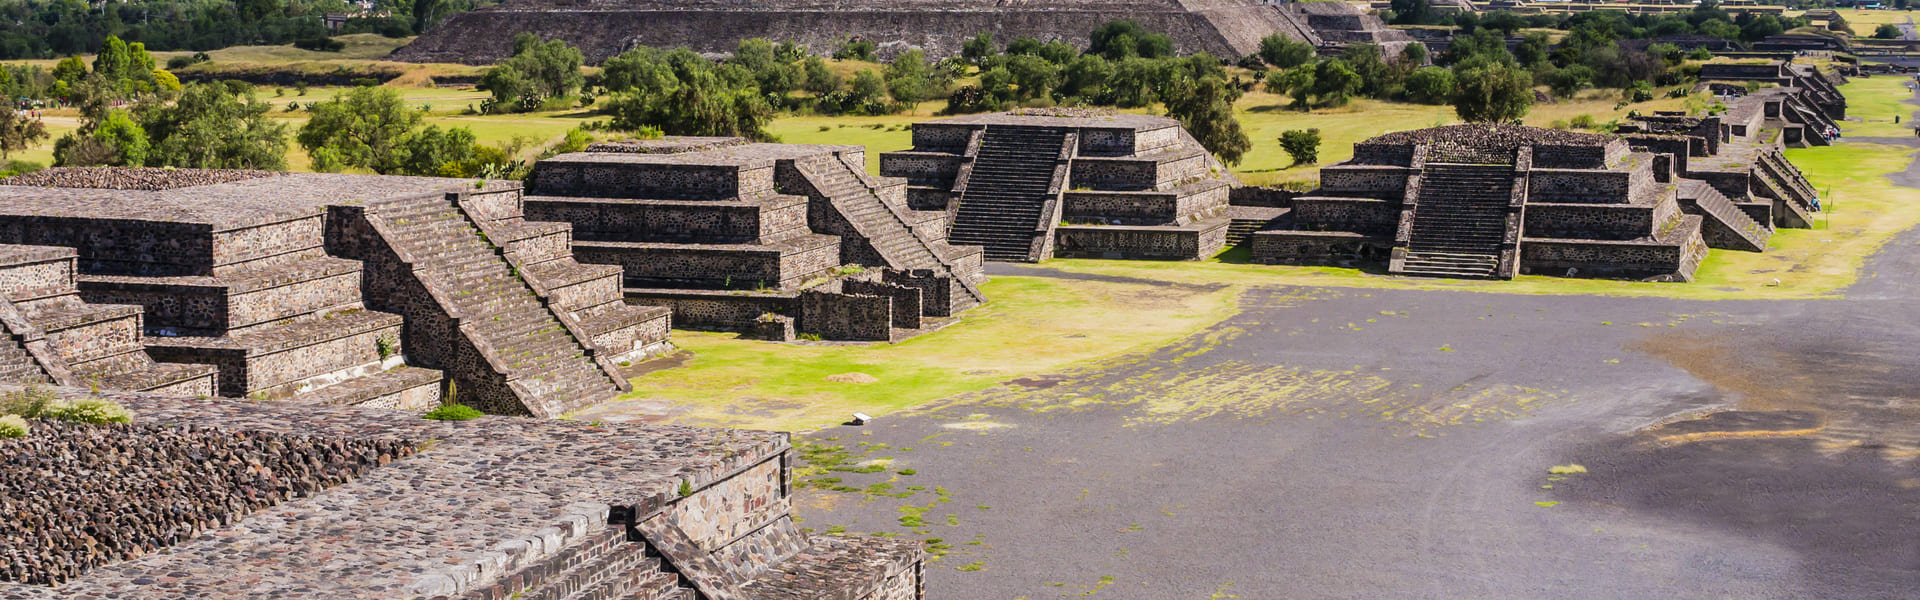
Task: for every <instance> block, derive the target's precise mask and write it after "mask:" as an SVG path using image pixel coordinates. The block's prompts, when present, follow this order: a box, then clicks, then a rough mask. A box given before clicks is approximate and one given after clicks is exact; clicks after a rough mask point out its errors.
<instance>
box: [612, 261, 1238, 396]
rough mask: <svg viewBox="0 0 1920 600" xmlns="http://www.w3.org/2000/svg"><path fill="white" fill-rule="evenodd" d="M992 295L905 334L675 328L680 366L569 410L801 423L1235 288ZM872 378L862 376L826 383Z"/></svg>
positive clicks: (1099, 345)
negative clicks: (858, 340)
mask: <svg viewBox="0 0 1920 600" xmlns="http://www.w3.org/2000/svg"><path fill="white" fill-rule="evenodd" d="M982 291H984V292H985V293H986V294H987V295H988V296H989V297H991V298H992V299H993V301H992V302H990V303H988V304H987V305H985V306H982V307H980V308H977V309H974V310H973V311H971V312H968V313H967V314H966V316H965V318H963V319H961V320H960V321H959V322H958V323H956V324H954V325H952V326H950V327H948V328H946V329H943V330H940V331H937V332H934V333H930V334H926V335H922V336H920V337H916V338H913V339H910V340H907V341H905V342H902V343H899V344H894V345H887V344H840V343H820V342H813V343H797V344H774V343H768V342H764V341H754V340H745V339H740V338H738V337H737V336H735V335H734V334H721V333H703V332H690V331H675V332H674V338H673V339H674V343H675V344H676V345H678V346H680V347H681V348H682V349H684V351H686V352H689V353H691V358H689V359H688V360H687V362H686V364H685V365H684V366H681V367H678V368H673V369H667V370H663V371H657V372H655V373H653V374H650V375H645V376H642V377H639V378H636V379H634V380H633V384H634V390H633V392H631V393H629V394H627V395H626V396H623V397H622V398H621V400H619V401H615V402H612V403H608V404H605V405H602V406H599V407H596V408H594V409H592V410H590V411H589V412H587V413H582V414H580V415H575V418H578V419H581V420H588V419H597V418H604V417H610V416H616V415H621V414H623V413H626V412H628V411H630V410H633V409H634V408H636V406H637V405H636V403H649V402H668V403H671V404H672V405H674V409H673V410H674V417H673V419H672V420H673V422H676V423H684V424H693V425H727V426H734V427H749V428H757V429H775V430H789V431H791V430H805V429H814V428H819V427H824V426H828V425H832V424H835V423H839V422H841V421H844V420H846V419H847V415H849V414H851V413H853V412H854V411H863V412H867V413H869V414H875V415H880V414H886V413H888V412H892V411H895V410H900V409H903V408H908V407H912V406H917V405H920V404H923V403H926V402H929V401H932V400H935V399H939V398H944V397H947V396H951V395H953V394H958V393H962V392H967V391H973V390H979V389H985V388H987V387H991V386H993V385H995V384H997V383H999V382H1002V381H1007V380H1010V379H1015V378H1019V377H1024V376H1031V375H1038V374H1044V373H1051V372H1055V371H1058V370H1059V369H1062V368H1064V367H1066V366H1068V365H1071V364H1075V363H1081V362H1085V361H1092V360H1097V359H1101V358H1107V357H1112V356H1117V355H1121V354H1125V353H1127V352H1130V351H1134V350H1140V349H1145V348H1152V347H1158V346H1160V345H1164V344H1166V343H1169V342H1171V341H1173V340H1175V339H1178V338H1180V337H1182V336H1185V335H1187V334H1189V333H1192V332H1194V331H1196V330H1198V329H1200V328H1202V327H1205V326H1207V325H1211V324H1213V323H1215V322H1217V321H1219V320H1221V319H1223V318H1225V317H1226V316H1227V315H1228V314H1230V312H1231V311H1232V308H1233V306H1234V301H1235V299H1236V298H1237V297H1238V288H1232V287H1228V286H1221V285H1212V286H1206V287H1194V286H1154V285H1144V284H1134V283H1106V282H1089V281H1067V280H1059V279H1042V278H1033V277H999V278H996V279H994V280H993V281H991V282H989V283H987V284H986V285H984V286H982ZM854 374H859V375H864V376H867V377H871V378H872V381H871V382H868V383H858V382H851V381H834V380H832V379H829V377H832V376H835V375H840V376H842V377H836V378H835V379H860V380H864V378H861V377H859V376H858V375H854Z"/></svg>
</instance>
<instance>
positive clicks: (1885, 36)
mask: <svg viewBox="0 0 1920 600" xmlns="http://www.w3.org/2000/svg"><path fill="white" fill-rule="evenodd" d="M1904 35H1905V34H1903V33H1901V32H1900V27H1899V26H1896V25H1894V24H1892V23H1881V24H1880V26H1879V27H1875V28H1873V38H1874V39H1878V40H1897V39H1900V38H1901V37H1902V36H1904Z"/></svg>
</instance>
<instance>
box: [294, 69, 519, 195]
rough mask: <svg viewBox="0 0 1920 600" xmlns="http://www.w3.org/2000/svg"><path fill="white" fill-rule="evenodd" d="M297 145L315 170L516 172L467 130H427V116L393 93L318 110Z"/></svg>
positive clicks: (334, 102)
mask: <svg viewBox="0 0 1920 600" xmlns="http://www.w3.org/2000/svg"><path fill="white" fill-rule="evenodd" d="M312 112H313V116H312V117H310V118H309V119H308V120H307V124H306V125H302V126H301V127H300V133H299V135H298V136H297V137H296V139H297V140H298V141H299V143H300V147H301V148H304V149H306V151H307V155H308V156H310V157H312V158H313V170H315V171H321V172H332V171H338V170H341V169H343V168H346V167H358V168H362V169H367V170H369V171H373V172H375V173H379V174H382V175H427V176H435V177H476V176H490V177H498V176H502V175H505V174H506V171H507V170H509V169H510V168H511V164H510V157H511V155H512V154H513V153H512V152H509V151H508V150H507V149H505V148H500V147H495V146H484V145H481V144H479V143H476V142H475V141H474V135H473V131H472V130H470V129H467V128H465V127H451V128H446V129H442V128H440V126H438V125H427V126H425V127H422V126H421V125H422V122H423V120H424V118H425V116H426V111H424V110H421V109H417V108H412V107H409V106H407V105H406V103H405V102H404V101H403V100H402V99H401V98H400V93H399V92H397V91H394V90H393V89H391V88H382V87H372V86H362V87H356V88H353V90H352V91H350V92H348V93H347V94H346V95H343V96H335V97H334V98H333V99H331V100H327V101H325V102H321V103H319V104H315V105H314V107H313V111H312Z"/></svg>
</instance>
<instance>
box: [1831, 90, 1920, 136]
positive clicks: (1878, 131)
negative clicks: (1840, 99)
mask: <svg viewBox="0 0 1920 600" xmlns="http://www.w3.org/2000/svg"><path fill="white" fill-rule="evenodd" d="M1912 82H1913V79H1911V78H1908V77H1903V76H1899V75H1882V76H1879V77H1855V78H1853V80H1851V81H1848V82H1847V83H1846V85H1843V86H1840V93H1841V94H1844V95H1846V97H1847V116H1848V117H1858V118H1860V119H1861V120H1860V121H1852V120H1847V121H1841V122H1840V130H1841V131H1842V132H1844V133H1845V134H1846V135H1849V136H1854V137H1911V136H1913V126H1914V123H1913V111H1915V110H1920V106H1914V105H1912V104H1908V103H1906V102H1905V100H1906V99H1908V98H1911V97H1913V94H1912V93H1911V92H1908V91H1907V87H1906V86H1907V84H1909V83H1912ZM1894 115H1899V116H1900V123H1899V124H1897V125H1896V124H1894V122H1893V117H1894Z"/></svg>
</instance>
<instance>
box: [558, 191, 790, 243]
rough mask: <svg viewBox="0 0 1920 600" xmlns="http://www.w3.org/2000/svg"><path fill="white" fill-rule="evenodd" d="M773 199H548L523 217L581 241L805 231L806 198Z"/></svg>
mask: <svg viewBox="0 0 1920 600" xmlns="http://www.w3.org/2000/svg"><path fill="white" fill-rule="evenodd" d="M777 198H778V199H777V200H768V201H765V202H712V201H684V200H678V201H676V200H629V201H626V202H617V203H616V202H593V201H575V200H569V199H567V198H560V197H550V196H548V197H537V198H534V199H533V200H531V201H529V202H527V218H528V219H530V220H535V221H557V222H564V223H572V224H573V235H574V237H575V238H576V239H581V240H593V241H622V242H667V243H685V242H696V241H697V242H701V243H710V244H757V243H766V242H770V241H774V240H777V239H781V238H784V237H787V236H789V235H790V234H794V233H804V232H805V231H804V228H805V227H806V225H807V200H806V198H803V197H798V196H779V197H777Z"/></svg>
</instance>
